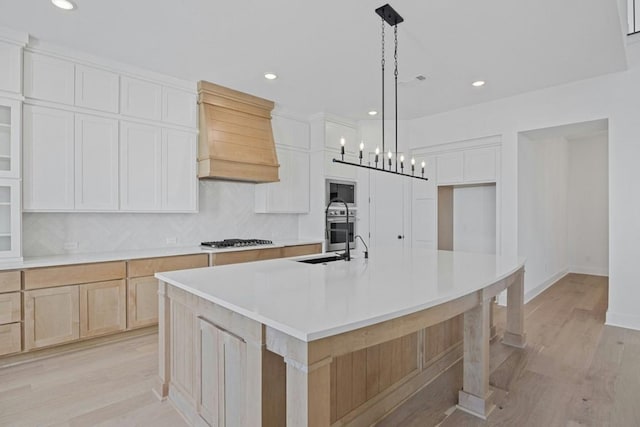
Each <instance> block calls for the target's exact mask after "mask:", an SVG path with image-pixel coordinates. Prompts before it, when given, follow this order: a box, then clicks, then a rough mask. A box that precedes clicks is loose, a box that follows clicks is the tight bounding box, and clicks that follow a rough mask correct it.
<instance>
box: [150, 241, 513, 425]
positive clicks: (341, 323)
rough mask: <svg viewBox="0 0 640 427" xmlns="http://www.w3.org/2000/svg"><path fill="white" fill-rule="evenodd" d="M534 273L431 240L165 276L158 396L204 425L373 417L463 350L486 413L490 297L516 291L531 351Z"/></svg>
mask: <svg viewBox="0 0 640 427" xmlns="http://www.w3.org/2000/svg"><path fill="white" fill-rule="evenodd" d="M523 274H524V261H523V260H522V259H516V258H515V257H502V256H494V255H482V254H471V253H463V252H449V251H435V250H427V249H405V250H400V251H397V250H396V251H376V252H374V253H372V254H371V256H370V258H369V259H363V258H356V259H353V260H351V261H350V262H345V261H335V262H330V263H327V264H326V265H325V264H315V265H312V264H306V263H301V262H297V261H296V258H290V259H278V260H270V261H261V262H254V263H247V264H242V265H231V266H223V267H210V268H200V269H192V270H183V271H176V272H168V273H158V274H157V275H156V277H157V278H158V279H160V291H159V292H160V296H159V298H160V330H159V334H160V342H159V350H160V351H159V352H160V366H159V385H158V389H157V390H156V391H157V393H158V394H159V395H160V396H161V397H167V396H168V397H169V398H170V399H171V400H172V401H173V402H174V404H175V405H176V407H177V408H178V409H179V410H180V411H181V412H182V413H183V414H184V415H185V417H186V418H187V419H188V420H189V421H190V422H191V423H192V424H193V425H199V424H201V425H207V424H208V425H227V426H231V425H247V426H259V425H262V426H278V425H280V426H281V425H285V424H286V425H289V426H328V425H346V424H350V425H369V424H371V423H372V422H374V421H375V420H377V419H379V418H380V417H381V416H383V415H384V414H385V413H386V412H388V411H389V410H391V409H392V408H393V407H395V406H396V405H397V404H399V403H400V402H402V401H403V400H405V399H406V398H408V397H409V396H411V395H412V394H413V393H415V392H416V391H417V390H419V389H420V388H421V387H422V386H424V384H426V383H428V382H429V381H431V380H433V379H434V378H435V377H436V376H437V375H439V373H441V372H442V371H443V370H444V369H445V368H447V367H448V366H450V365H451V364H452V363H453V362H455V361H456V360H457V359H459V357H460V356H462V354H464V362H463V389H462V390H461V391H460V393H459V404H458V407H459V408H461V409H463V410H465V411H467V412H470V413H472V414H474V415H477V416H479V417H481V418H486V416H488V414H489V413H490V411H491V409H492V408H493V405H492V404H491V391H490V389H489V340H490V335H491V304H492V301H493V298H494V297H495V296H496V295H497V294H498V293H500V292H502V291H503V290H505V289H507V300H508V305H507V325H506V331H505V334H504V337H503V342H504V343H506V344H508V345H513V346H517V347H523V346H524V344H525V335H524V324H523V323H524V322H523V297H524V294H523ZM443 325H444V326H443ZM438 327H441V329H440V330H439V331H440V335H441V337H440V338H441V339H440V341H442V340H445V341H447V342H448V344H449V345H448V346H447V345H441V343H439V342H438V340H436V339H434V332H438V330H434V328H438ZM442 331H445V332H446V333H444V334H443V333H442ZM456 335H460V336H459V338H460V339H461V340H456V339H455V338H452V336H454V337H455V336H456ZM462 338H463V339H462ZM459 341H462V343H461V342H459ZM435 345H439V349H438V350H434V346H435ZM440 350H442V351H440ZM432 353H437V354H435V355H433V354H432ZM427 354H432V355H433V356H434V357H427ZM344 365H346V366H347V368H346V369H345V366H344ZM345 373H347V374H345ZM345 396H348V397H349V398H348V399H345Z"/></svg>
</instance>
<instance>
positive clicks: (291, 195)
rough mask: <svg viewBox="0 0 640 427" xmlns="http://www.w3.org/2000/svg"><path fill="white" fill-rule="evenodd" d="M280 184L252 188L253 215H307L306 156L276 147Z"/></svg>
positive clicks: (307, 177) (307, 156)
mask: <svg viewBox="0 0 640 427" xmlns="http://www.w3.org/2000/svg"><path fill="white" fill-rule="evenodd" d="M277 151H278V162H279V163H280V172H279V175H280V181H279V182H274V183H271V184H261V185H259V186H256V191H255V197H256V205H255V207H256V212H264V213H307V212H309V153H307V152H302V151H296V150H291V149H288V148H284V147H277Z"/></svg>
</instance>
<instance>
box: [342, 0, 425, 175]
mask: <svg viewBox="0 0 640 427" xmlns="http://www.w3.org/2000/svg"><path fill="white" fill-rule="evenodd" d="M376 14H378V15H379V16H380V18H381V22H382V59H381V61H380V64H381V69H382V153H381V152H380V147H376V150H375V160H374V166H371V162H368V163H369V164H366V165H363V164H362V152H363V150H364V142H360V147H359V148H360V155H359V159H360V161H359V163H354V162H349V161H346V160H345V159H344V146H345V139H344V138H340V159H333V161H334V162H335V163H340V164H343V165H349V166H356V167H359V168H365V169H370V170H376V171H381V172H387V173H392V174H395V175H402V176H406V177H410V178H416V179H422V180H425V181H427V180H428V179H429V178H425V176H424V167H425V162H422V164H421V167H422V170H421V172H420V175H416V174H415V169H416V168H415V165H416V161H415V159H414V158H413V157H412V158H411V160H410V166H411V169H410V170H411V174H408V173H405V172H404V160H405V159H404V155H400V156H398V24H400V23H402V22H403V21H404V19H403V18H402V16H400V15H399V14H398V12H396V11H395V10H394V9H393V8H392V7H391V6H390V5H389V4H385V5H384V6H380V7H379V8H377V9H376ZM385 23H386V24H388V25H390V26H392V27H393V34H394V51H393V58H394V69H393V75H394V78H395V85H394V87H395V92H394V96H395V98H394V101H395V155H394V152H392V151H391V149H390V148H389V150H388V151H387V152H386V156H387V166H388V167H387V168H385V161H384V158H382V159H380V154H382V156H383V157H384V155H385V144H384V110H385V108H384V94H385V90H384V78H385V74H384V71H385V49H384V41H385V39H384V37H385V31H384V30H385ZM378 163H380V166H381V167H378ZM398 167H400V171H398Z"/></svg>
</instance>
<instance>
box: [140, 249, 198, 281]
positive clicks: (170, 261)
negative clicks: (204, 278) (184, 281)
mask: <svg viewBox="0 0 640 427" xmlns="http://www.w3.org/2000/svg"><path fill="white" fill-rule="evenodd" d="M208 265H209V255H208V254H195V255H180V256H171V257H160V258H146V259H135V260H131V261H129V277H142V276H152V275H154V274H155V273H160V272H163V271H173V270H186V269H188V268H198V267H207V266H208Z"/></svg>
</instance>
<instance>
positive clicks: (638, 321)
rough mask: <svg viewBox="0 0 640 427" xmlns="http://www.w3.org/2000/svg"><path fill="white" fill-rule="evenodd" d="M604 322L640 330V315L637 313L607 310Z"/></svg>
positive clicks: (609, 324)
mask: <svg viewBox="0 0 640 427" xmlns="http://www.w3.org/2000/svg"><path fill="white" fill-rule="evenodd" d="M604 324H605V325H608V326H618V327H620V328H626V329H634V330H636V331H640V316H639V315H637V314H622V313H613V312H611V311H607V320H606V321H605V323H604Z"/></svg>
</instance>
